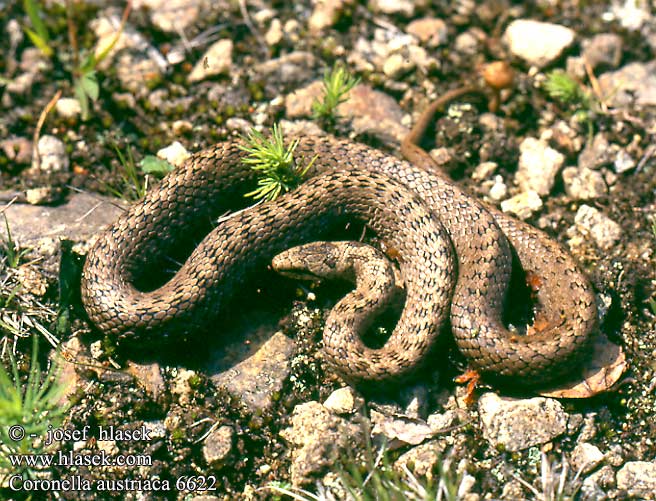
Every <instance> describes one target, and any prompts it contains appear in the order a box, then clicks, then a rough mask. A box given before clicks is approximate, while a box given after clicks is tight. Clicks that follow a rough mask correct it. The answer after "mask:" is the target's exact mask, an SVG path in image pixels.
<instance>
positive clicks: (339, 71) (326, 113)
mask: <svg viewBox="0 0 656 501" xmlns="http://www.w3.org/2000/svg"><path fill="white" fill-rule="evenodd" d="M359 82H360V79H359V78H354V77H353V76H352V75H351V74H350V73H348V71H346V68H344V66H343V65H342V64H339V63H337V64H335V65H334V66H333V68H332V69H331V70H330V71H326V73H325V74H324V77H323V97H322V99H321V100H315V101H314V102H313V103H312V118H314V119H315V120H318V121H319V122H321V123H323V124H324V126H327V127H334V126H335V123H336V122H337V119H338V118H339V117H338V116H337V106H339V105H340V104H341V103H343V102H344V101H346V99H347V98H346V95H347V94H348V93H349V92H350V91H351V89H353V87H355V86H356V85H357V84H358V83H359Z"/></svg>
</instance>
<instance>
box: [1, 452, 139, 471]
mask: <svg viewBox="0 0 656 501" xmlns="http://www.w3.org/2000/svg"><path fill="white" fill-rule="evenodd" d="M9 461H10V463H11V465H12V466H14V467H21V466H27V467H29V468H39V467H42V468H48V467H50V466H152V458H151V457H150V456H148V455H145V454H117V455H116V456H112V455H109V454H106V453H105V451H100V452H99V453H97V454H76V453H74V452H72V451H71V452H62V451H59V452H58V453H56V454H10V455H9Z"/></svg>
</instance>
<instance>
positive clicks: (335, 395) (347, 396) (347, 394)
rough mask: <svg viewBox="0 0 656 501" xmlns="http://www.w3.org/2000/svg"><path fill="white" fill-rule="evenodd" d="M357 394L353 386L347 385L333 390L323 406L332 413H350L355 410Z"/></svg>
mask: <svg viewBox="0 0 656 501" xmlns="http://www.w3.org/2000/svg"><path fill="white" fill-rule="evenodd" d="M356 401H357V396H356V395H355V392H354V391H353V388H351V387H350V386H347V387H345V388H340V389H338V390H335V391H333V392H332V393H331V394H330V395H329V396H328V398H327V399H326V401H325V402H324V403H323V406H324V407H325V408H326V409H328V410H329V411H330V412H332V413H334V414H351V413H352V412H354V411H355V410H356V407H357V405H356Z"/></svg>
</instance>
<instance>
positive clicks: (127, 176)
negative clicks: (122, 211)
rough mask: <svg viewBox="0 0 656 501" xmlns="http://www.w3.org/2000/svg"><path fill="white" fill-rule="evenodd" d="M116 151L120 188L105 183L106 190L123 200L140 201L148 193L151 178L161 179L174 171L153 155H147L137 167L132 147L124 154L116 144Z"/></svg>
mask: <svg viewBox="0 0 656 501" xmlns="http://www.w3.org/2000/svg"><path fill="white" fill-rule="evenodd" d="M114 151H115V152H116V156H117V157H118V160H119V162H120V164H121V170H120V172H119V175H120V178H121V182H120V185H119V186H118V187H116V186H111V185H109V184H107V183H105V188H106V189H108V190H109V191H110V192H111V193H112V194H113V195H115V196H117V197H119V198H122V199H123V200H128V201H135V200H140V199H141V198H143V197H144V195H145V194H146V192H147V191H148V185H149V183H150V179H151V177H156V178H161V177H163V176H164V175H166V174H167V173H168V172H170V171H172V170H173V169H174V167H173V166H172V165H171V164H170V163H168V162H167V161H165V160H161V159H159V158H157V157H154V156H152V155H146V156H145V157H144V158H143V159H142V160H141V161H140V162H139V164H138V165H137V163H136V162H135V161H134V156H133V155H132V148H131V147H130V146H127V148H126V153H125V154H124V153H123V152H122V151H121V150H120V148H119V147H118V145H116V144H115V145H114ZM142 174H143V175H142Z"/></svg>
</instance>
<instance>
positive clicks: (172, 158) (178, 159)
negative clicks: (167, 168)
mask: <svg viewBox="0 0 656 501" xmlns="http://www.w3.org/2000/svg"><path fill="white" fill-rule="evenodd" d="M190 156H191V153H189V152H188V151H187V149H186V148H185V147H184V146H182V144H181V143H180V142H178V141H174V142H173V143H171V144H170V145H169V146H167V147H166V148H162V149H161V150H159V151H158V152H157V158H161V159H162V160H166V161H167V162H168V163H170V164H171V165H174V166H175V167H180V166H181V165H182V164H183V163H184V162H185V160H187V158H189V157H190Z"/></svg>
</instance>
